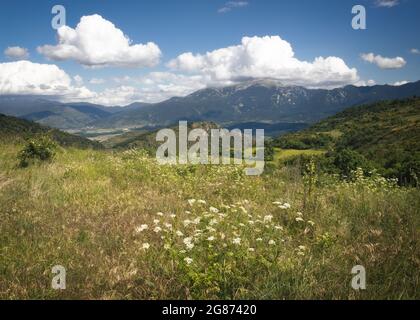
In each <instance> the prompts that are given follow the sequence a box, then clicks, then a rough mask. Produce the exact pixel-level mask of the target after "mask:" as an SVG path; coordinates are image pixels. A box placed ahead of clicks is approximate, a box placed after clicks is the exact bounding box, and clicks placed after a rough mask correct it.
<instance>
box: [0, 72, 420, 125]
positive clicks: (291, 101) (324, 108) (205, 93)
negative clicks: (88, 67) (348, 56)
mask: <svg viewBox="0 0 420 320" xmlns="http://www.w3.org/2000/svg"><path fill="white" fill-rule="evenodd" d="M412 96H420V81H418V82H414V83H408V84H405V85H402V86H390V85H376V86H370V87H356V86H346V87H343V88H338V89H332V90H326V89H307V88H304V87H298V86H284V85H282V84H281V82H279V81H273V80H259V81H250V82H245V83H242V84H239V85H233V86H228V87H221V88H206V89H202V90H199V91H197V92H194V93H192V94H190V95H188V96H186V97H174V98H171V99H169V100H166V101H163V102H160V103H155V104H146V103H134V104H132V105H129V106H127V107H118V106H116V107H105V106H101V105H95V104H89V103H61V102H57V101H53V100H48V99H46V98H45V97H34V96H0V113H3V114H6V115H11V116H17V117H21V118H25V119H29V120H33V121H36V122H38V123H41V124H43V125H48V126H51V127H55V128H59V129H64V130H68V129H82V128H87V127H89V128H96V129H99V128H100V129H111V128H112V129H117V128H141V127H144V126H155V127H164V126H170V125H173V124H175V123H177V122H178V121H179V120H187V121H191V122H198V121H212V122H215V123H217V124H219V125H223V126H226V127H233V126H243V125H244V124H248V125H250V126H251V127H250V128H252V127H253V126H255V127H258V126H260V125H264V127H265V128H266V130H267V131H270V130H272V131H276V132H282V131H288V130H289V129H290V128H292V129H293V128H294V126H298V128H297V129H301V128H302V126H304V125H306V124H312V123H315V122H317V121H319V120H321V119H324V118H326V117H328V116H331V115H334V114H336V113H338V112H340V111H342V110H344V109H346V108H348V107H351V106H355V105H361V104H367V103H373V102H377V101H381V100H392V99H402V98H407V97H412ZM284 128H287V130H285V129H284Z"/></svg>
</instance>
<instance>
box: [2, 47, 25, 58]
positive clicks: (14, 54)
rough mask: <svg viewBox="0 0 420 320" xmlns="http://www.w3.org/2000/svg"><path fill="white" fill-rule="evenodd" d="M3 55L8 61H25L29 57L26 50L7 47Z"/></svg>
mask: <svg viewBox="0 0 420 320" xmlns="http://www.w3.org/2000/svg"><path fill="white" fill-rule="evenodd" d="M4 55H5V56H6V57H8V58H9V59H19V60H22V59H27V58H28V57H29V52H28V49H26V48H21V47H8V48H7V49H6V50H4Z"/></svg>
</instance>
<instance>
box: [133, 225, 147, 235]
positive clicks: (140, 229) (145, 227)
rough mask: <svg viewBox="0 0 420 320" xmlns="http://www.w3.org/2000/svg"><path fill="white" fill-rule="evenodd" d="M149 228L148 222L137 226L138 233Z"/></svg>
mask: <svg viewBox="0 0 420 320" xmlns="http://www.w3.org/2000/svg"><path fill="white" fill-rule="evenodd" d="M148 228H149V226H148V225H147V224H142V225H141V226H139V227H137V228H136V233H141V232H143V231H144V230H147V229H148Z"/></svg>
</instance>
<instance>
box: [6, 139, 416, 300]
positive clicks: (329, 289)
mask: <svg viewBox="0 0 420 320" xmlns="http://www.w3.org/2000/svg"><path fill="white" fill-rule="evenodd" d="M17 151H18V147H16V146H13V145H8V144H3V145H2V146H1V147H0V163H1V166H0V220H1V224H0V298H3V299H46V298H52V299H71V298H77V299H204V298H207V299H248V298H256V299H312V298H315V299H322V298H324V299H382V298H385V299H394V298H395V299H400V298H409V299H418V298H420V293H419V290H418V288H419V287H420V283H419V282H420V276H419V270H420V268H419V267H420V261H419V226H420V223H419V216H420V210H419V209H420V192H419V190H417V189H404V188H398V187H395V186H393V185H391V184H390V183H388V182H386V181H384V180H382V179H380V178H372V179H363V178H360V179H359V180H357V181H356V182H354V183H344V182H340V181H337V180H335V179H334V178H333V177H319V182H318V184H317V187H316V188H315V190H314V191H313V192H312V194H311V195H310V196H309V195H308V194H307V192H305V183H304V182H303V181H302V179H301V177H300V174H299V172H298V170H297V169H296V168H278V169H275V170H273V172H270V174H267V175H264V176H261V177H247V176H245V175H244V174H243V171H242V168H238V167H234V166H185V167H183V166H174V167H167V166H159V165H157V164H156V163H155V161H154V159H149V158H147V157H145V156H143V155H142V153H141V152H136V151H130V152H125V153H119V154H112V153H107V152H102V151H89V150H87V151H81V150H76V149H66V150H61V151H60V152H59V153H58V155H57V157H56V159H55V160H54V161H53V162H51V163H45V164H38V165H33V166H31V167H29V168H26V169H17V168H16V163H17V160H16V154H17ZM192 199H195V200H196V201H195V202H194V201H191V200H192ZM188 200H190V201H188ZM198 200H204V201H205V202H204V201H201V202H200V201H198ZM304 200H305V201H304ZM273 202H276V203H273ZM277 202H278V203H277ZM285 203H288V204H290V208H285V209H284V208H283V209H282V207H284V204H285ZM304 204H305V205H304ZM286 207H287V206H286ZM160 213H162V214H160ZM198 218H199V220H198ZM155 220H159V222H157V221H155ZM186 220H187V221H190V223H186ZM191 221H192V222H191ZM142 225H147V227H148V228H147V229H145V230H141V229H142V228H141V226H142ZM169 225H170V226H169ZM156 227H159V228H160V230H159V229H155V228H156ZM143 228H144V227H143ZM180 233H182V236H181V234H180ZM162 237H164V238H162ZM186 238H187V239H188V238H190V241H186V240H185V239H186ZM209 239H210V240H209ZM237 239H240V240H237ZM260 239H261V240H260ZM238 242H240V243H238ZM188 243H192V244H193V245H194V247H193V248H188V245H187V244H188ZM147 245H149V246H150V247H149V248H147ZM190 247H191V245H190ZM250 249H253V250H250ZM189 259H191V260H189ZM59 264H60V265H63V266H65V267H66V270H67V289H66V290H63V291H56V290H53V289H52V288H51V279H52V277H53V274H52V273H51V268H52V267H53V266H54V265H59ZM357 264H361V265H363V266H365V267H366V270H367V290H365V291H360V292H357V291H354V290H353V289H352V288H351V286H350V281H351V277H352V275H351V273H350V271H351V269H352V267H353V266H354V265H357Z"/></svg>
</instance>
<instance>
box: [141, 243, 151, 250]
mask: <svg viewBox="0 0 420 320" xmlns="http://www.w3.org/2000/svg"><path fill="white" fill-rule="evenodd" d="M141 248H142V249H143V250H148V249H149V248H150V244H148V243H143V245H142V246H141Z"/></svg>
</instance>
